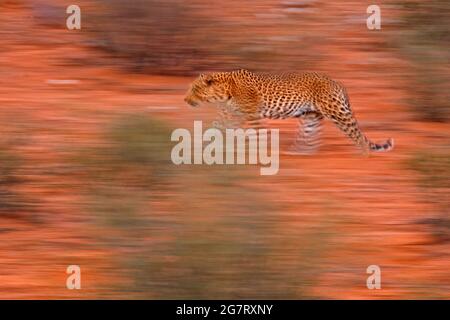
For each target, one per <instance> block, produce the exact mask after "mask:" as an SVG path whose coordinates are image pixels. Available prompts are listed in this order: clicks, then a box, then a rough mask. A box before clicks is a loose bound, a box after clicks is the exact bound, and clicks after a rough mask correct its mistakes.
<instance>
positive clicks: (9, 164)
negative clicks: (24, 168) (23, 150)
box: [0, 145, 30, 218]
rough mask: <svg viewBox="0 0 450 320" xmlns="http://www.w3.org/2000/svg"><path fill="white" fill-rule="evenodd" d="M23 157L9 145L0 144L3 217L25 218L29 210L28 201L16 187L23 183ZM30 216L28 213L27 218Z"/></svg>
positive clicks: (1, 210)
mask: <svg viewBox="0 0 450 320" xmlns="http://www.w3.org/2000/svg"><path fill="white" fill-rule="evenodd" d="M20 160H21V159H20V158H19V157H18V156H17V155H15V154H14V153H13V152H12V151H10V150H9V147H8V146H5V145H1V146H0V215H1V216H2V217H14V218H23V217H25V216H24V213H25V211H29V210H30V207H29V205H28V202H27V201H26V199H25V198H24V196H23V195H21V194H20V193H19V192H18V191H17V190H16V187H17V186H18V185H20V184H21V183H23V182H24V181H23V175H22V174H21V173H20V170H21V161H20ZM28 217H30V216H28V215H27V218H28Z"/></svg>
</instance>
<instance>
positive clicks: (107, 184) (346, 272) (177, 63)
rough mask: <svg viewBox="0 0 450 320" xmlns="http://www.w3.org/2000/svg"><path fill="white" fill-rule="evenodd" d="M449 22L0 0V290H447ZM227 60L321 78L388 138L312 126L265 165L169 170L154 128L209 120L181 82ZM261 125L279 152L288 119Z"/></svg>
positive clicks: (164, 132) (392, 15) (352, 294)
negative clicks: (388, 145) (358, 138)
mask: <svg viewBox="0 0 450 320" xmlns="http://www.w3.org/2000/svg"><path fill="white" fill-rule="evenodd" d="M71 4H77V5H79V6H80V7H81V17H82V21H81V26H82V29H81V30H67V28H66V18H67V16H68V15H67V14H66V7H67V6H69V5H71ZM371 4H377V5H379V6H380V7H381V27H382V29H381V30H377V31H370V30H368V29H367V27H366V18H367V17H368V14H367V13H366V9H367V7H368V6H369V5H371ZM449 21H450V2H448V1H447V0H431V1H395V0H390V1H350V0H345V1H315V0H303V1H275V0H259V1H251V2H243V1H237V0H228V1H226V2H219V1H208V0H190V1H181V0H169V1H162V0H161V1H160V0H148V1H144V0H142V1H138V0H127V1H124V0H108V1H106V0H72V1H62V0H52V1H50V0H28V1H26V0H0V124H1V125H0V298H83V299H91V298H137V299H160V298H172V299H173V298H194V299H195V298H293V299H301V298H313V299H320V298H343V299H348V298H362V299H377V298H401V299H406V298H408V299H409V298H420V299H428V298H441V299H442V298H445V299H448V298H450V296H449V292H450V271H449V269H450V256H449V253H450V212H449V205H450V203H449V188H450V182H449V181H450V179H449V175H450V149H449V146H450V130H449V118H450V106H449V101H450V99H449V92H450V90H449V89H450V88H449V83H450V82H449V75H450V70H449V55H450V53H449V52H450V50H449V49H450V48H449V43H450V41H449V40H450V39H449V37H450V32H449V31H450V30H449ZM237 68H247V69H250V70H252V71H285V70H290V71H292V70H296V71H306V70H309V71H319V72H325V73H327V74H329V75H330V76H331V77H333V78H335V79H336V80H339V81H340V82H342V83H343V84H344V85H345V86H346V87H347V89H348V92H349V95H350V100H351V103H352V107H353V109H354V110H355V112H356V116H357V118H358V119H359V121H360V125H361V127H362V129H363V130H364V131H365V133H366V134H367V135H368V136H369V137H370V138H371V139H373V140H383V139H386V138H388V137H393V138H394V139H395V141H396V148H395V149H394V151H393V152H390V153H386V154H376V155H373V156H371V157H369V158H364V157H363V156H362V155H361V154H360V153H358V151H357V150H356V148H355V147H354V146H353V145H352V143H351V142H350V141H348V140H347V138H345V137H344V136H343V135H342V134H341V133H340V132H339V131H338V130H337V129H336V128H335V127H334V126H333V125H332V124H331V123H327V124H326V126H325V132H324V134H323V141H324V143H323V147H322V148H321V150H320V151H319V152H318V153H317V154H315V155H313V156H288V155H283V156H282V157H281V159H280V165H281V168H280V172H279V174H278V175H275V176H260V175H259V167H256V166H210V167H208V166H175V165H173V164H172V163H171V161H170V150H171V148H172V146H173V145H174V143H172V142H171V141H170V134H171V132H172V130H174V129H175V128H179V127H183V128H188V129H191V128H192V125H193V120H204V121H210V120H212V119H213V118H214V114H215V111H214V110H213V109H212V108H197V109H194V108H190V107H189V106H187V105H186V104H185V103H184V102H183V96H184V93H185V92H186V90H187V88H188V85H189V83H190V82H191V81H192V80H193V78H194V77H195V76H196V75H197V74H198V73H200V72H207V71H224V70H225V71H226V70H233V69H237ZM67 80H69V81H67ZM268 125H269V126H270V127H271V128H280V130H281V149H282V150H283V149H285V148H287V147H288V146H289V144H290V143H291V142H292V139H293V135H294V130H295V128H296V121H295V120H286V121H272V122H269V123H268ZM72 264H74V265H79V266H80V267H81V272H82V277H81V286H82V289H81V290H67V289H66V277H67V274H66V273H65V272H66V268H67V266H68V265H72ZM373 264H374V265H379V266H380V268H381V271H382V289H381V290H368V289H367V288H366V279H367V277H368V275H367V274H366V268H367V267H368V266H369V265H373Z"/></svg>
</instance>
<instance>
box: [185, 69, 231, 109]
mask: <svg viewBox="0 0 450 320" xmlns="http://www.w3.org/2000/svg"><path fill="white" fill-rule="evenodd" d="M229 79H230V78H229V75H228V74H227V73H226V72H220V73H212V74H208V75H205V74H201V75H200V76H199V77H198V78H197V79H195V80H194V82H192V84H191V87H190V88H189V91H188V92H187V94H186V97H185V98H184V101H186V102H187V103H188V104H190V105H191V106H193V107H196V106H198V105H200V104H201V103H213V104H217V103H225V102H227V101H228V100H230V99H231V93H230V84H229Z"/></svg>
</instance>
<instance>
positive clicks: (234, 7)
mask: <svg viewBox="0 0 450 320" xmlns="http://www.w3.org/2000/svg"><path fill="white" fill-rule="evenodd" d="M96 3H97V5H98V6H99V10H97V11H89V12H87V15H88V18H87V19H86V20H85V21H86V24H87V30H88V32H90V33H91V36H92V39H93V41H92V44H94V46H95V47H97V48H101V49H104V50H105V51H106V52H108V53H109V54H112V55H113V56H114V57H115V58H119V59H122V60H121V63H120V65H121V66H125V67H128V69H130V70H132V71H133V72H144V73H151V74H166V75H186V74H198V73H199V72H200V71H202V70H209V69H217V66H218V65H220V69H221V70H227V69H237V68H242V67H246V68H250V69H252V70H265V71H267V68H268V67H269V68H275V69H276V68H283V67H284V68H289V69H291V68H295V67H297V68H300V67H301V66H304V65H306V61H305V57H306V56H308V57H309V59H306V60H308V66H309V67H311V63H312V61H313V60H314V59H313V58H314V57H315V56H316V55H317V53H313V52H308V51H306V50H300V49H299V40H298V39H297V37H298V34H296V33H294V32H293V31H292V28H301V26H302V25H303V24H302V23H304V22H305V21H308V20H310V19H311V15H308V14H302V15H290V14H286V15H284V14H281V10H286V9H288V8H286V7H289V4H278V5H276V4H274V3H270V2H267V1H261V2H259V3H255V4H254V5H253V6H252V10H250V9H249V8H246V9H245V10H243V8H242V5H241V3H240V2H239V1H229V2H227V5H226V6H217V5H215V4H213V3H209V2H207V1H198V0H197V1H190V2H189V3H187V2H185V1H181V0H171V1H162V0H146V1H144V0H133V1H131V2H130V1H123V0H108V1H104V0H97V1H96ZM293 5H294V4H293ZM264 14H267V15H268V16H270V15H274V16H277V15H278V16H282V17H284V19H283V20H282V23H280V18H271V17H266V18H257V15H264ZM118 21H120V22H118ZM285 24H290V25H292V28H287V29H286V28H283V27H284V25H285ZM243 28H244V29H246V30H248V31H247V32H244V33H243V32H242V30H243ZM270 36H276V38H277V40H273V39H271V40H270ZM311 43H312V40H311V39H309V38H307V37H302V38H301V47H302V48H304V47H307V46H309V45H311ZM293 50H295V51H293ZM292 52H295V53H292Z"/></svg>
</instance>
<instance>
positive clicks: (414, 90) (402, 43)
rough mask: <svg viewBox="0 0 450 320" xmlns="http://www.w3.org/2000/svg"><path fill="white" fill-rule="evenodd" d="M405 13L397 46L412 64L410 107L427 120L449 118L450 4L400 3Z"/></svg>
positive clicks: (442, 0)
mask: <svg viewBox="0 0 450 320" xmlns="http://www.w3.org/2000/svg"><path fill="white" fill-rule="evenodd" d="M398 4H399V5H400V6H401V8H403V9H404V12H405V14H404V15H403V17H402V21H401V23H400V26H399V29H398V30H399V31H398V36H397V38H396V44H397V45H398V46H399V47H400V49H401V50H402V53H403V54H404V55H405V57H406V58H407V59H409V60H410V61H411V63H412V66H411V67H412V69H411V70H412V72H413V75H412V77H411V81H412V82H411V88H409V90H408V91H409V92H410V93H411V95H410V98H409V104H410V105H411V106H412V107H413V108H414V110H415V111H416V113H417V114H418V115H420V117H421V118H422V119H424V120H432V121H448V120H449V119H450V103H449V101H450V76H449V75H450V72H449V71H450V70H449V61H450V24H449V21H450V2H449V1H447V0H431V1H401V2H398Z"/></svg>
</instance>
